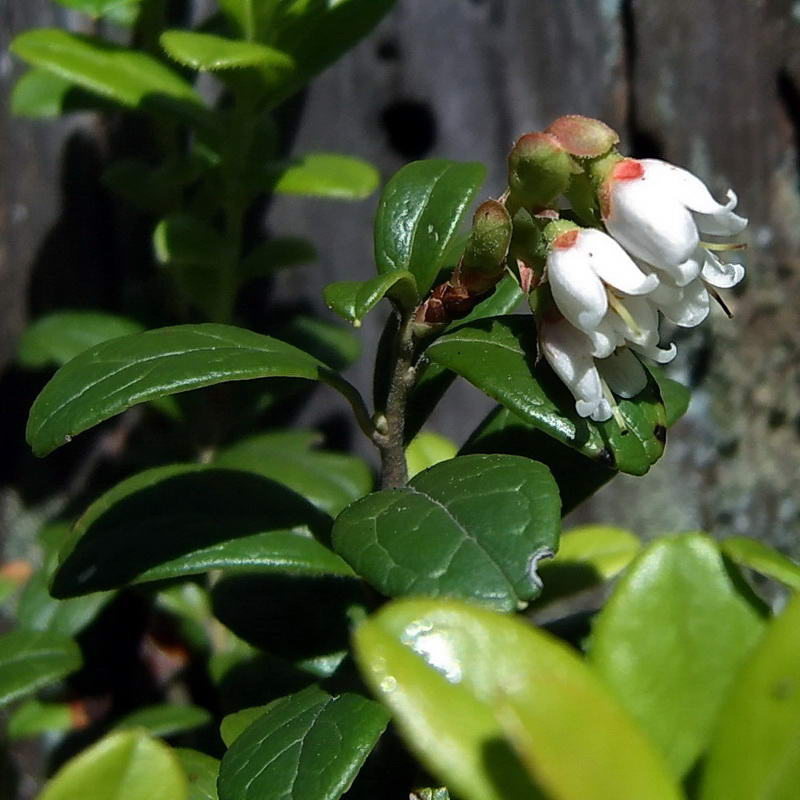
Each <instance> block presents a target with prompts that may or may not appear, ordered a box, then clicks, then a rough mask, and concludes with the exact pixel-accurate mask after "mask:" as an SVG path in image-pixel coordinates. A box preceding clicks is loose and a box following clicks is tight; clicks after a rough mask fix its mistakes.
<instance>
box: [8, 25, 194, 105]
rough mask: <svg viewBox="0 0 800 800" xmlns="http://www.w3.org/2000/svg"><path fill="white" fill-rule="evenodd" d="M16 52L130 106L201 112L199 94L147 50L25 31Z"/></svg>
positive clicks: (62, 34) (50, 31) (61, 33)
mask: <svg viewBox="0 0 800 800" xmlns="http://www.w3.org/2000/svg"><path fill="white" fill-rule="evenodd" d="M11 50H12V52H13V53H16V55H18V56H19V57H20V58H23V59H25V61H27V62H28V63H30V64H33V65H34V66H36V67H43V68H45V69H47V70H49V71H50V72H53V73H55V74H56V75H59V76H60V77H62V78H64V79H66V80H69V81H72V82H73V83H75V84H77V85H78V86H80V87H82V88H84V89H88V90H89V91H91V92H95V93H96V94H99V95H101V96H103V97H108V98H110V99H111V100H114V101H115V102H117V103H120V104H122V105H124V106H129V107H131V108H138V107H143V106H147V107H148V108H160V109H165V108H166V109H170V110H172V111H183V112H184V113H187V114H189V115H190V116H191V117H196V116H197V115H198V114H199V113H202V111H203V106H202V101H201V100H200V97H199V96H198V95H197V94H196V92H195V91H194V89H192V87H191V86H190V85H189V84H188V83H186V81H184V80H183V78H181V77H180V76H179V75H178V74H176V73H175V72H173V71H172V70H171V69H169V68H168V67H166V66H164V65H163V64H162V63H161V62H160V61H157V60H156V59H155V58H153V57H152V56H149V55H147V53H142V52H137V51H134V50H129V49H128V48H125V47H120V46H119V45H115V44H111V43H110V42H107V41H105V40H102V39H94V38H91V37H89V36H79V35H78V34H74V33H68V32H67V31H62V30H58V29H55V28H54V29H48V28H39V29H36V30H32V31H27V32H26V33H23V34H20V35H19V36H18V37H17V38H16V39H15V40H14V41H13V42H12V44H11Z"/></svg>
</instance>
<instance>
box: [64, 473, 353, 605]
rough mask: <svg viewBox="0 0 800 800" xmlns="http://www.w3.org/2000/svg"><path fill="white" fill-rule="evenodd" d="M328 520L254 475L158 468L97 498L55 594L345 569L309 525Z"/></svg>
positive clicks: (67, 554)
mask: <svg viewBox="0 0 800 800" xmlns="http://www.w3.org/2000/svg"><path fill="white" fill-rule="evenodd" d="M329 525H330V518H329V517H327V515H325V514H322V513H321V512H320V511H318V510H317V509H316V508H315V507H314V506H312V505H311V503H309V502H308V501H307V500H305V499H304V498H303V497H301V496H300V495H298V494H296V493H295V492H293V491H292V490H291V489H289V488H287V487H285V486H283V485H281V484H280V483H277V482H275V481H271V480H268V479H267V478H264V477H262V476H260V475H255V474H253V473H248V472H242V471H238V470H229V469H218V468H213V467H210V466H202V465H192V464H185V465H173V466H170V467H156V468H155V469H151V470H146V471H145V472H142V473H139V474H138V475H134V476H133V477H131V478H128V479H127V480H125V481H123V482H122V483H120V484H118V485H117V486H115V487H114V488H113V489H111V490H109V491H108V492H106V494H104V495H103V496H102V497H100V498H99V499H98V500H96V501H95V502H94V503H93V504H92V505H91V506H90V507H89V508H88V509H87V511H86V513H85V514H84V515H83V516H82V517H81V519H79V520H78V522H77V523H76V524H75V530H74V535H73V537H72V539H71V540H70V541H68V542H67V543H66V544H65V546H64V547H63V548H62V551H61V553H60V554H59V557H60V559H61V564H60V566H59V568H58V570H57V572H56V574H55V578H54V580H53V585H52V592H53V594H54V595H55V596H56V597H69V596H71V595H75V594H86V593H88V592H92V591H97V590H99V589H108V588H117V587H120V586H124V585H126V584H128V583H141V582H145V581H153V580H165V579H167V578H176V577H181V576H184V575H192V574H196V573H199V572H206V571H208V570H209V569H220V568H229V569H248V570H258V571H264V570H267V571H279V572H294V573H300V574H320V573H321V574H338V575H342V574H345V575H349V574H351V570H350V569H349V568H348V566H347V565H346V564H345V563H344V562H343V561H342V560H341V559H340V558H339V557H338V556H336V555H335V554H334V553H332V552H331V551H330V550H328V549H327V548H325V547H324V546H323V545H321V544H320V543H319V542H317V541H316V540H315V539H314V538H312V536H311V534H310V533H309V531H311V530H314V531H318V532H320V533H322V534H325V533H326V532H327V528H328V526H329Z"/></svg>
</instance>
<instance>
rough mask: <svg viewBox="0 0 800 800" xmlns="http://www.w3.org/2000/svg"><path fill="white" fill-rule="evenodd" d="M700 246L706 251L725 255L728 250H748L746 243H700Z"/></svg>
mask: <svg viewBox="0 0 800 800" xmlns="http://www.w3.org/2000/svg"><path fill="white" fill-rule="evenodd" d="M700 245H701V246H702V247H704V248H705V249H706V250H714V251H717V252H720V253H725V252H727V251H728V250H746V249H747V244H746V243H745V242H703V241H701V242H700Z"/></svg>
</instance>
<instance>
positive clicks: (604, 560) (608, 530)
mask: <svg viewBox="0 0 800 800" xmlns="http://www.w3.org/2000/svg"><path fill="white" fill-rule="evenodd" d="M641 549H642V544H641V542H640V541H639V539H638V537H636V536H634V534H632V533H631V532H630V531H626V530H624V529H623V528H614V527H612V526H610V525H584V526H582V527H580V528H573V529H572V530H570V531H567V532H566V533H562V534H561V541H560V543H559V546H558V553H556V556H555V558H554V559H552V560H550V559H548V560H547V561H542V563H541V565H540V567H539V575H540V577H541V579H542V584H543V588H542V594H541V596H540V597H539V598H538V601H539V603H540V604H544V603H548V602H552V601H553V600H556V599H558V598H560V597H563V596H565V595H569V594H574V593H575V592H579V591H582V590H583V589H588V588H590V587H592V586H597V585H599V584H601V583H603V582H605V581H607V580H610V579H611V578H614V577H616V576H617V575H618V574H619V573H620V572H622V570H623V569H625V567H627V566H628V565H629V564H630V563H631V561H633V559H634V558H636V556H637V555H638V554H639V551H640V550H641Z"/></svg>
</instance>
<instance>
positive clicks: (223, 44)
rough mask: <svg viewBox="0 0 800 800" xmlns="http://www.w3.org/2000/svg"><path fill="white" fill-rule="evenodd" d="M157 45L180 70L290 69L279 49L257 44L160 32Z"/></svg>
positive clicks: (194, 34) (212, 36) (197, 34)
mask: <svg viewBox="0 0 800 800" xmlns="http://www.w3.org/2000/svg"><path fill="white" fill-rule="evenodd" d="M160 42H161V46H162V47H163V48H164V50H165V51H166V53H167V55H168V56H169V57H170V58H172V59H174V60H175V61H177V62H178V63H179V64H182V65H183V66H184V67H191V68H192V69H197V70H201V71H210V72H217V71H219V70H228V69H242V68H243V67H261V68H266V69H269V70H276V71H278V72H282V71H286V70H289V69H291V68H292V66H293V64H292V59H291V58H289V56H287V55H286V53H281V52H280V50H275V49H273V48H272V47H267V46H266V45H263V44H259V43H258V42H248V41H244V40H237V39H226V38H224V37H222V36H216V35H214V34H210V33H196V32H195V31H182V30H170V31H164V33H162V34H161V39H160Z"/></svg>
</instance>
